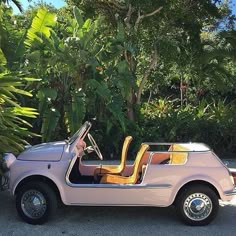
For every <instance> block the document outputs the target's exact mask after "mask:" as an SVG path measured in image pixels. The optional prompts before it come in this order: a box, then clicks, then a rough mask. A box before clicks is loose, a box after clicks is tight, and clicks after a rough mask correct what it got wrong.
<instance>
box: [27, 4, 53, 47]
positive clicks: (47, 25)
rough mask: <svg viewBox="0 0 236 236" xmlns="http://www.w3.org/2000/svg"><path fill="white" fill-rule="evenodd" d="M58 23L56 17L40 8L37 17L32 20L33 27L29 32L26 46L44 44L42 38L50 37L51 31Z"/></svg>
mask: <svg viewBox="0 0 236 236" xmlns="http://www.w3.org/2000/svg"><path fill="white" fill-rule="evenodd" d="M55 23H56V15H55V14H53V13H51V12H49V11H48V10H47V9H46V8H39V10H38V12H37V14H36V16H35V17H34V18H33V20H32V24H31V27H30V28H29V29H28V31H27V39H26V40H25V45H26V46H28V47H30V46H31V45H32V44H33V43H34V42H35V41H38V42H39V43H42V42H43V41H42V37H43V36H45V37H46V38H49V37H50V29H51V27H52V26H54V25H55Z"/></svg>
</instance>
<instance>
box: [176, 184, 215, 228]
mask: <svg viewBox="0 0 236 236" xmlns="http://www.w3.org/2000/svg"><path fill="white" fill-rule="evenodd" d="M176 208H177V212H178V215H179V216H180V218H181V219H182V221H183V222H184V223H185V224H187V225H192V226H201V225H207V224H209V223H210V222H211V221H212V220H213V219H214V218H215V217H216V215H217V212H218V209H219V200H218V196H217V194H216V193H215V192H214V191H213V190H212V189H211V188H209V187H207V186H204V185H196V186H191V187H187V188H186V189H185V190H183V191H182V192H181V193H180V194H179V195H178V196H177V199H176Z"/></svg>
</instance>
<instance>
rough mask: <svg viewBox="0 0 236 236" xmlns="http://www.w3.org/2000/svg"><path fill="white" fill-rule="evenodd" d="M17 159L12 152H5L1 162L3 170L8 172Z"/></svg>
mask: <svg viewBox="0 0 236 236" xmlns="http://www.w3.org/2000/svg"><path fill="white" fill-rule="evenodd" d="M15 160H16V157H15V156H14V155H13V154H12V153H4V154H3V158H2V163H1V167H0V168H1V169H2V171H3V172H6V171H8V170H9V168H10V166H11V165H12V163H13V162H14V161H15Z"/></svg>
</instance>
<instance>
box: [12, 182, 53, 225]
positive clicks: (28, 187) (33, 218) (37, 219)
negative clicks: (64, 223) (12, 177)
mask: <svg viewBox="0 0 236 236" xmlns="http://www.w3.org/2000/svg"><path fill="white" fill-rule="evenodd" d="M56 207H57V198H56V195H55V193H54V191H53V190H52V189H51V188H50V187H49V186H48V185H47V184H46V183H42V182H29V183H27V184H25V185H24V186H23V187H21V188H20V189H19V191H18V193H17V195H16V209H17V212H18V214H19V216H20V217H21V218H22V219H23V220H24V221H25V222H27V223H29V224H43V223H45V222H46V221H47V220H48V218H49V217H50V216H51V215H52V214H53V212H54V211H55V209H56Z"/></svg>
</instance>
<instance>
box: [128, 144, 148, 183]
mask: <svg viewBox="0 0 236 236" xmlns="http://www.w3.org/2000/svg"><path fill="white" fill-rule="evenodd" d="M148 149H149V145H148V144H141V148H140V149H139V151H138V154H137V156H136V159H135V162H134V169H133V174H132V175H131V176H130V177H129V179H130V181H129V182H130V183H132V184H135V183H137V181H138V178H139V173H140V172H141V170H142V159H143V158H144V157H145V152H146V151H147V150H148Z"/></svg>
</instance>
